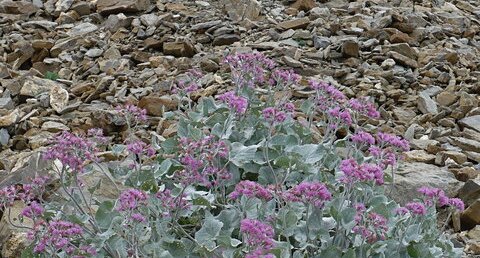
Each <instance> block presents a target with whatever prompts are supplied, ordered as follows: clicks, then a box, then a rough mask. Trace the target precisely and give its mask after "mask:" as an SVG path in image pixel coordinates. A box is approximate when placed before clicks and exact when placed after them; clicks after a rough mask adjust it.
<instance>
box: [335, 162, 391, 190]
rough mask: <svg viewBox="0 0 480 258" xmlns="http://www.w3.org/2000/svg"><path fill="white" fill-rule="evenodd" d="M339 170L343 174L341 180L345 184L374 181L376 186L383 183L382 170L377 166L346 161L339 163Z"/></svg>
mask: <svg viewBox="0 0 480 258" xmlns="http://www.w3.org/2000/svg"><path fill="white" fill-rule="evenodd" d="M340 170H341V171H342V172H343V174H344V176H343V178H342V179H341V180H342V181H343V182H344V183H347V184H352V183H354V182H356V181H360V182H367V181H374V182H375V183H376V184H377V185H382V184H383V183H384V180H383V169H382V168H381V167H380V166H379V165H377V164H371V163H363V164H358V163H357V161H355V160H354V159H346V160H342V162H341V163H340Z"/></svg>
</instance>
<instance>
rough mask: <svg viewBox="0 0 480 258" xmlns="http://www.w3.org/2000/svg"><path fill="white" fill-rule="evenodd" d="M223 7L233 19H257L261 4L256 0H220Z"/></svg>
mask: <svg viewBox="0 0 480 258" xmlns="http://www.w3.org/2000/svg"><path fill="white" fill-rule="evenodd" d="M222 4H223V8H224V10H225V12H226V13H227V14H228V16H229V17H230V19H232V20H234V21H241V20H245V19H248V20H251V21H254V20H257V19H258V18H259V16H260V12H261V10H262V6H261V5H260V2H258V1H257V0H222Z"/></svg>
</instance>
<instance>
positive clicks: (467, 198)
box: [458, 178, 480, 205]
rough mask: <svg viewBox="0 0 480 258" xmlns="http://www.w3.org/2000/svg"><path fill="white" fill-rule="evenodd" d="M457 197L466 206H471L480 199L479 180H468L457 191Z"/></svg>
mask: <svg viewBox="0 0 480 258" xmlns="http://www.w3.org/2000/svg"><path fill="white" fill-rule="evenodd" d="M458 197H459V198H460V199H462V200H463V201H464V202H465V204H466V205H471V204H472V203H474V202H475V201H476V200H477V199H478V198H480V179H478V178H476V179H471V180H468V181H467V182H466V183H465V184H464V185H463V187H462V188H460V190H459V191H458Z"/></svg>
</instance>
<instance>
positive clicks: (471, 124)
mask: <svg viewBox="0 0 480 258" xmlns="http://www.w3.org/2000/svg"><path fill="white" fill-rule="evenodd" d="M459 123H460V125H462V126H465V127H468V128H471V129H473V130H475V131H477V132H480V115H476V116H469V117H465V118H464V119H462V120H460V121H459Z"/></svg>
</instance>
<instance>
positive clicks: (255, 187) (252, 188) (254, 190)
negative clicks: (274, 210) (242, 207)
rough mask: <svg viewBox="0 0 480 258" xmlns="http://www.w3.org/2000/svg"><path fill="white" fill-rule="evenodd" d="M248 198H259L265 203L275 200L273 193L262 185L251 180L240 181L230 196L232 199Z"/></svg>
mask: <svg viewBox="0 0 480 258" xmlns="http://www.w3.org/2000/svg"><path fill="white" fill-rule="evenodd" d="M242 195H244V196H246V197H248V198H254V197H255V198H258V199H262V200H265V201H269V200H271V199H272V198H273V196H272V193H271V191H270V190H269V189H267V188H265V187H264V186H262V185H261V184H259V183H257V182H253V181H249V180H243V181H240V182H239V183H238V184H237V185H236V186H235V190H234V191H233V192H232V193H230V194H229V195H228V197H229V198H230V199H233V200H235V199H237V198H239V197H240V196H242Z"/></svg>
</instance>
